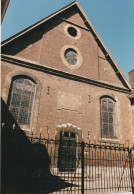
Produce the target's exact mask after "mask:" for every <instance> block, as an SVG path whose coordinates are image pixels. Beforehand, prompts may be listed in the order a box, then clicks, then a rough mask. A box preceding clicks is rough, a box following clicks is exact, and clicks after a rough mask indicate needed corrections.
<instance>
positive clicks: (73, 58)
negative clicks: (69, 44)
mask: <svg viewBox="0 0 134 194" xmlns="http://www.w3.org/2000/svg"><path fill="white" fill-rule="evenodd" d="M64 57H65V59H66V61H67V62H68V63H69V64H70V65H75V64H76V63H77V52H76V51H75V50H74V49H72V48H68V49H67V50H66V51H65V54H64Z"/></svg>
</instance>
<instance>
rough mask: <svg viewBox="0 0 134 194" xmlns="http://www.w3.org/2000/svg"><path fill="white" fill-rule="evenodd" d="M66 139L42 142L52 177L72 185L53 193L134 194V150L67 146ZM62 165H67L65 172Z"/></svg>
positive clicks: (113, 146)
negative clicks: (121, 193) (120, 193)
mask: <svg viewBox="0 0 134 194" xmlns="http://www.w3.org/2000/svg"><path fill="white" fill-rule="evenodd" d="M63 139H64V138H63ZM63 139H62V140H61V141H58V140H47V139H42V140H40V142H41V143H42V144H44V145H45V146H46V147H47V151H48V153H49V156H50V160H51V167H50V171H51V174H52V175H54V176H58V177H59V178H60V180H63V181H64V182H65V183H68V185H67V186H65V187H64V188H62V189H60V190H58V191H55V192H53V193H82V194H84V193H87V194H88V193H110V192H133V193H134V147H133V148H131V149H130V148H129V147H125V146H124V145H123V144H116V143H102V142H100V143H96V141H93V142H92V143H91V142H90V141H89V143H84V142H79V143H77V142H76V141H73V143H72V139H70V143H69V142H66V141H64V143H63ZM64 140H65V139H64ZM36 141H38V139H32V142H33V143H34V142H36ZM67 141H69V139H68V140H67ZM61 145H62V146H63V147H64V146H65V149H63V150H62V151H63V153H61ZM71 146H72V148H71ZM63 147H62V148H63ZM73 149H74V150H75V151H74V152H73V151H72V150H73ZM72 152H73V154H72ZM59 153H60V154H59ZM59 157H64V159H61V158H59ZM59 161H61V162H63V161H64V167H63V168H62V170H61V168H60V166H59ZM71 168H72V170H71ZM49 192H50V191H49Z"/></svg>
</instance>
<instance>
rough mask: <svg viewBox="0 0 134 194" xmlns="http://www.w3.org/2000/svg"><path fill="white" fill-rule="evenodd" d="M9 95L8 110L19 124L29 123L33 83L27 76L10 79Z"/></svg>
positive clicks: (33, 92) (33, 89)
mask: <svg viewBox="0 0 134 194" xmlns="http://www.w3.org/2000/svg"><path fill="white" fill-rule="evenodd" d="M10 90H11V91H10V95H9V110H10V112H11V114H12V116H13V117H14V118H15V120H16V121H17V122H18V124H20V125H29V124H30V120H31V115H32V107H33V102H34V94H35V83H34V82H32V81H31V80H29V79H27V78H16V79H14V80H13V81H12V84H11V89H10Z"/></svg>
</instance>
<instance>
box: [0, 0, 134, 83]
mask: <svg viewBox="0 0 134 194" xmlns="http://www.w3.org/2000/svg"><path fill="white" fill-rule="evenodd" d="M77 1H78V3H79V4H80V6H81V8H82V9H83V11H84V12H85V13H86V15H87V17H88V18H89V20H90V21H91V23H92V24H93V26H94V27H95V29H96V31H97V33H98V34H99V35H100V37H101V39H102V40H103V42H104V44H105V45H106V47H107V48H108V50H109V51H110V53H111V54H112V56H113V57H114V59H115V61H116V62H117V64H118V65H119V67H120V69H121V70H122V72H123V73H124V74H125V76H126V78H127V79H128V72H129V71H131V70H132V69H134V0H77ZM71 2H72V0H10V4H9V7H8V9H7V12H6V14H5V18H4V20H3V23H2V27H1V40H2V41H3V40H5V39H7V38H9V37H10V36H12V35H14V34H16V33H17V32H20V31H21V30H23V29H25V28H26V27H28V26H30V25H32V24H34V23H35V22H37V21H39V20H41V19H43V18H44V17H46V16H48V15H49V14H51V13H53V12H55V11H57V10H58V9H60V8H62V7H64V6H66V5H67V4H69V3H71Z"/></svg>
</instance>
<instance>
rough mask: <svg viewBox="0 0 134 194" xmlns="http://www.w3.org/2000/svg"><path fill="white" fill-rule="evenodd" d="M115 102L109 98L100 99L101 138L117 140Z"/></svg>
mask: <svg viewBox="0 0 134 194" xmlns="http://www.w3.org/2000/svg"><path fill="white" fill-rule="evenodd" d="M116 127H117V124H116V110H115V101H114V100H113V99H111V98H109V97H103V98H102V99H101V129H102V131H101V134H102V137H103V138H117V133H116Z"/></svg>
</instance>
